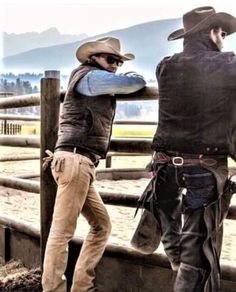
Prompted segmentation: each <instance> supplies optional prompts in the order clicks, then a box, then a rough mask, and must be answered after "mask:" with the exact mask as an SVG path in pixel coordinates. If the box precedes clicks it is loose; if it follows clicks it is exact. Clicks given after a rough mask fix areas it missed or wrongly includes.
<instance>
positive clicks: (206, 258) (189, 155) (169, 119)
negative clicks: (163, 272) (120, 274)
mask: <svg viewBox="0 0 236 292" xmlns="http://www.w3.org/2000/svg"><path fill="white" fill-rule="evenodd" d="M183 24H184V28H183V29H179V30H177V31H175V32H173V33H171V34H170V36H169V37H168V40H177V39H180V38H183V39H184V42H183V47H184V49H183V52H181V53H178V54H174V55H173V56H171V57H166V58H164V59H163V60H162V61H161V62H160V63H159V65H158V66H157V71H156V74H157V81H158V85H159V96H160V99H159V122H158V128H157V131H156V134H155V136H154V138H153V143H152V149H153V150H155V155H154V160H153V168H155V169H157V170H158V173H156V175H157V180H156V182H157V185H156V188H155V199H156V200H157V203H158V204H157V205H156V206H157V207H156V213H157V214H158V216H159V220H160V222H161V228H162V242H163V244H164V248H165V251H166V254H167V255H168V257H169V260H170V262H171V266H172V268H173V269H174V270H176V271H178V272H177V277H176V281H175V285H174V291H175V292H183V291H184V292H193V291H194V292H203V291H204V292H205V291H208V292H210V291H211V292H217V291H219V279H220V277H219V275H220V273H219V256H220V251H221V243H222V221H223V219H224V218H225V216H226V214H227V211H228V207H229V202H230V197H231V195H232V193H230V192H229V190H228V186H229V185H228V184H229V181H228V166H227V157H228V156H231V157H232V158H233V159H235V158H236V114H235V113H236V56H235V54H234V53H232V52H225V53H223V52H221V49H222V47H223V41H224V38H225V36H226V35H230V34H232V33H234V32H235V31H236V19H235V18H234V17H233V16H231V15H229V14H227V13H216V12H215V10H214V8H212V7H200V8H196V9H193V10H192V11H190V12H188V13H186V14H185V15H184V16H183ZM183 190H186V191H185V192H182V191H183ZM181 211H182V212H183V225H182V222H181Z"/></svg>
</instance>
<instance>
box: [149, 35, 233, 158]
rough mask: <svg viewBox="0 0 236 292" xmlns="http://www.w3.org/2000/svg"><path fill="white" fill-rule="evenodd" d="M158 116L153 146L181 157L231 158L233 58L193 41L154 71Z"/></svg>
mask: <svg viewBox="0 0 236 292" xmlns="http://www.w3.org/2000/svg"><path fill="white" fill-rule="evenodd" d="M157 79H158V84H159V91H160V97H161V98H160V101H159V103H160V112H159V124H158V130H157V133H156V135H155V138H154V147H155V148H156V147H158V149H160V148H163V149H168V150H174V151H180V150H181V151H182V152H183V151H184V153H202V154H229V153H230V154H233V153H232V152H234V151H235V150H234V149H231V147H230V144H231V142H230V141H231V140H232V138H233V136H232V133H231V131H232V129H233V128H236V117H235V114H234V113H235V103H236V100H235V89H236V83H235V80H236V57H235V55H234V54H233V53H221V52H219V51H218V50H216V49H215V46H214V44H213V43H212V42H210V41H208V40H205V41H202V42H199V41H196V42H195V43H193V42H192V43H191V45H188V44H187V45H185V48H184V52H182V53H179V54H175V55H173V56H172V57H169V58H165V59H164V60H163V61H162V62H161V63H160V65H159V67H158V69H157Z"/></svg>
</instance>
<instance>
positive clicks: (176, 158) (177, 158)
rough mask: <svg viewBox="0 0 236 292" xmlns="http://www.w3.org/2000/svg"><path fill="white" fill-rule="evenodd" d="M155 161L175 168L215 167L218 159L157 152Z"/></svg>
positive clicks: (198, 155)
mask: <svg viewBox="0 0 236 292" xmlns="http://www.w3.org/2000/svg"><path fill="white" fill-rule="evenodd" d="M219 156H220V155H219ZM221 157H222V155H221ZM219 158H220V157H219ZM154 160H155V161H156V162H157V163H160V164H165V163H171V164H173V165H175V166H182V165H186V164H201V165H206V166H214V165H216V164H217V157H209V156H205V155H203V154H176V155H174V154H173V155H171V154H170V152H168V154H166V153H164V152H156V153H155V155H154Z"/></svg>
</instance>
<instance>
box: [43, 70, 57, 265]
mask: <svg viewBox="0 0 236 292" xmlns="http://www.w3.org/2000/svg"><path fill="white" fill-rule="evenodd" d="M59 111H60V72H59V71H45V78H42V79H41V135H40V137H41V139H40V140H41V145H40V163H41V164H40V165H41V167H40V217H41V219H40V222H41V237H40V257H41V268H42V269H43V259H44V253H45V247H46V242H47V238H48V234H49V230H50V226H51V220H52V214H53V207H54V202H55V196H56V189H57V186H56V184H55V182H54V180H53V177H52V174H51V169H50V167H48V168H47V169H46V170H45V171H44V170H43V169H42V163H43V158H44V157H46V156H47V155H46V153H45V150H47V149H49V150H50V151H52V152H53V151H54V146H55V143H56V140H57V131H58V119H59Z"/></svg>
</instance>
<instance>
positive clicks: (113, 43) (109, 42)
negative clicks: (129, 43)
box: [97, 37, 121, 52]
mask: <svg viewBox="0 0 236 292" xmlns="http://www.w3.org/2000/svg"><path fill="white" fill-rule="evenodd" d="M97 42H100V43H102V44H104V45H106V46H109V47H111V48H113V49H114V50H115V51H118V52H120V50H121V46H120V41H119V40H118V39H117V38H113V37H104V38H101V39H98V40H97Z"/></svg>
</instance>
